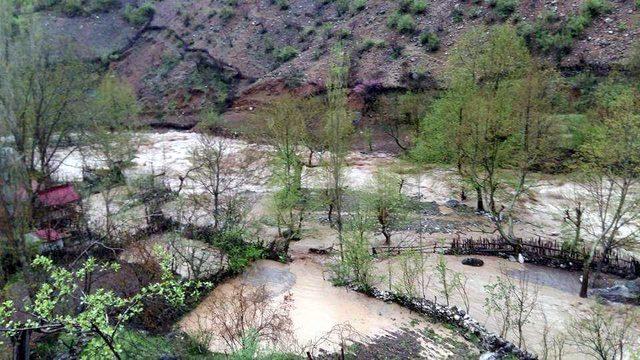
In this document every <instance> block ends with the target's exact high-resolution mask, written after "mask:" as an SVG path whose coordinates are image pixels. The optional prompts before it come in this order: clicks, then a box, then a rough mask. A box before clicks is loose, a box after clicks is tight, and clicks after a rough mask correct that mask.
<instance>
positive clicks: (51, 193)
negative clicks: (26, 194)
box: [36, 183, 81, 231]
mask: <svg viewBox="0 0 640 360" xmlns="http://www.w3.org/2000/svg"><path fill="white" fill-rule="evenodd" d="M80 201H81V197H80V194H78V192H77V191H76V190H75V188H74V187H73V184H71V183H66V184H61V185H56V186H52V187H49V188H46V189H44V190H40V191H38V192H37V193H36V211H37V214H38V219H39V223H40V228H41V229H58V230H59V229H65V228H68V227H69V226H71V225H72V224H73V223H74V222H75V221H76V220H77V219H78V218H79V215H80V209H81V206H80ZM39 231H40V230H39Z"/></svg>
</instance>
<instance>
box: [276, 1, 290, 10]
mask: <svg viewBox="0 0 640 360" xmlns="http://www.w3.org/2000/svg"><path fill="white" fill-rule="evenodd" d="M275 3H276V5H278V7H279V8H280V10H287V9H289V0H276V1H275Z"/></svg>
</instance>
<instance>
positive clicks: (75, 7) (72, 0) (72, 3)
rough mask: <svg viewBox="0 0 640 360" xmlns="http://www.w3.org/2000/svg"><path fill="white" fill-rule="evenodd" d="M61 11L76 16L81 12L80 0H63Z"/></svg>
mask: <svg viewBox="0 0 640 360" xmlns="http://www.w3.org/2000/svg"><path fill="white" fill-rule="evenodd" d="M62 12H64V13H65V14H67V15H69V16H76V15H79V14H81V13H82V1H81V0H64V1H63V2H62Z"/></svg>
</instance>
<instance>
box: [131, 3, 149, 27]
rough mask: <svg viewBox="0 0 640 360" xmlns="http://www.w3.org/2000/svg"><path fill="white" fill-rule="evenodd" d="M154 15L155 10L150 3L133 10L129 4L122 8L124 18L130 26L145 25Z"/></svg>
mask: <svg viewBox="0 0 640 360" xmlns="http://www.w3.org/2000/svg"><path fill="white" fill-rule="evenodd" d="M154 13H155V9H154V8H153V5H151V3H148V2H145V3H144V4H142V5H140V7H139V8H134V7H133V6H131V4H127V6H125V8H124V18H125V20H127V22H128V23H129V24H131V25H135V26H141V25H144V24H146V23H147V22H148V21H149V20H151V18H152V17H153V14H154Z"/></svg>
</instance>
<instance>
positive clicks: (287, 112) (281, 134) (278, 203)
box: [261, 96, 306, 252]
mask: <svg viewBox="0 0 640 360" xmlns="http://www.w3.org/2000/svg"><path fill="white" fill-rule="evenodd" d="M303 111H304V109H302V108H301V106H300V102H299V101H297V100H296V99H293V98H292V97H289V96H287V97H284V98H282V99H280V100H278V101H276V102H274V103H272V104H270V105H269V106H267V107H266V108H265V109H264V111H263V112H262V113H261V117H263V118H264V119H265V120H266V122H267V132H268V134H267V139H268V141H269V142H270V144H271V145H272V146H273V147H274V156H273V159H272V169H273V182H274V184H275V186H276V187H277V190H276V192H275V193H274V198H273V201H274V208H275V215H276V222H277V224H278V234H279V235H280V236H281V237H284V238H285V240H286V248H285V252H286V249H288V244H289V242H290V241H291V240H294V239H299V238H300V232H301V230H302V222H303V220H304V216H305V212H306V199H305V196H304V194H303V189H302V170H303V167H304V162H303V160H302V155H301V151H302V149H303V146H304V140H305V123H304V121H303V119H304V118H303V116H302V113H303ZM283 228H284V230H283Z"/></svg>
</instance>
